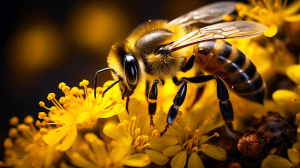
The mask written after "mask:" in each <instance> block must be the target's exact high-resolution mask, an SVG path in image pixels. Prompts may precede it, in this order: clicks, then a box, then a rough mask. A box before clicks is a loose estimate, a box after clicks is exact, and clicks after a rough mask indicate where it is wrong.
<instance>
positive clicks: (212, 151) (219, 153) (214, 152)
mask: <svg viewBox="0 0 300 168" xmlns="http://www.w3.org/2000/svg"><path fill="white" fill-rule="evenodd" d="M201 149H203V150H202V152H203V153H205V154H206V155H207V156H209V157H211V158H214V159H217V160H220V161H224V160H226V155H227V154H226V151H225V150H224V149H223V148H221V147H218V146H215V145H211V144H209V147H208V148H206V147H205V144H201Z"/></svg>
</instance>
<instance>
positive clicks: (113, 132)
mask: <svg viewBox="0 0 300 168" xmlns="http://www.w3.org/2000/svg"><path fill="white" fill-rule="evenodd" d="M103 133H104V134H105V135H107V136H109V137H110V138H112V139H114V140H118V139H120V138H122V137H126V136H127V135H126V133H125V132H124V131H122V130H119V129H118V126H116V125H114V124H107V125H106V126H105V127H104V129H103Z"/></svg>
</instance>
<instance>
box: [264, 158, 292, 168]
mask: <svg viewBox="0 0 300 168" xmlns="http://www.w3.org/2000/svg"><path fill="white" fill-rule="evenodd" d="M292 166H293V164H292V163H291V162H290V161H288V160H287V159H285V158H283V157H281V156H277V155H268V157H267V158H265V159H264V160H263V161H262V163H261V167H262V168H291V167H292Z"/></svg>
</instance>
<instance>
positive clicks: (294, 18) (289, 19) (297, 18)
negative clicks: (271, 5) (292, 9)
mask: <svg viewBox="0 0 300 168" xmlns="http://www.w3.org/2000/svg"><path fill="white" fill-rule="evenodd" d="M284 21H286V22H297V21H300V14H297V15H293V16H287V17H284Z"/></svg>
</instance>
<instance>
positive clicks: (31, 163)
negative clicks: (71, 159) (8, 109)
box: [0, 116, 62, 168]
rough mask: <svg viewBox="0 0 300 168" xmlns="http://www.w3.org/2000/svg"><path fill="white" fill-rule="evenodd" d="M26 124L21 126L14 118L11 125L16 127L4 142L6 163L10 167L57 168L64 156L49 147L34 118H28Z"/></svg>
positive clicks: (25, 120)
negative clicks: (35, 124)
mask: <svg viewBox="0 0 300 168" xmlns="http://www.w3.org/2000/svg"><path fill="white" fill-rule="evenodd" d="M24 123H25V124H19V119H18V118H17V117H13V118H12V119H11V120H10V124H11V125H13V126H15V127H16V128H15V127H14V128H11V129H10V130H9V133H8V135H9V138H6V139H5V141H4V147H5V158H4V161H5V163H2V165H1V164H0V167H1V166H8V167H12V166H14V167H17V168H18V167H20V168H21V167H22V168H23V167H28V168H29V167H35V168H42V167H49V168H50V167H56V166H58V163H59V159H60V158H61V156H62V153H61V152H60V151H57V150H56V149H55V147H54V146H48V145H47V144H46V143H45V142H44V141H43V140H42V136H41V134H40V133H39V132H38V130H37V129H36V127H35V126H34V125H33V117H32V116H27V117H26V118H25V119H24Z"/></svg>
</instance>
